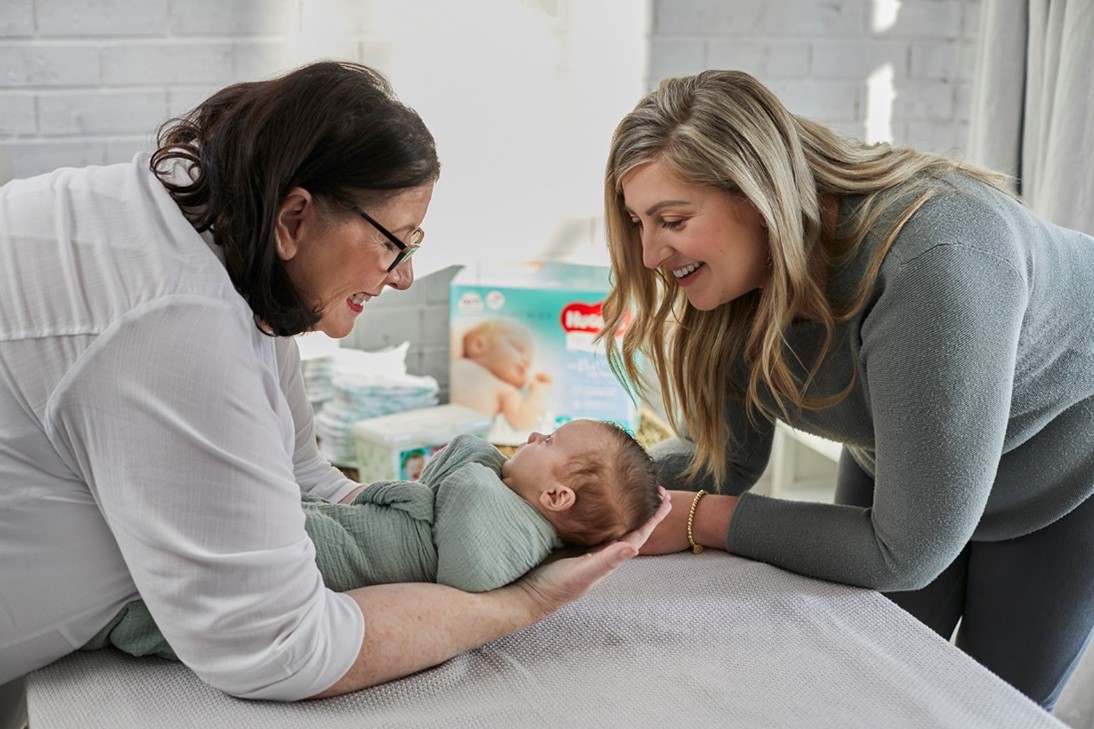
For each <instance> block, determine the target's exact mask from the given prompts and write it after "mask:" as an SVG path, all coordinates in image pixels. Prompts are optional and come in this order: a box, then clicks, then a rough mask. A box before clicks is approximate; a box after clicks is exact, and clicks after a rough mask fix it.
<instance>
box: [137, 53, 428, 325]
mask: <svg viewBox="0 0 1094 729" xmlns="http://www.w3.org/2000/svg"><path fill="white" fill-rule="evenodd" d="M157 145H158V149H157V150H156V152H155V153H154V154H153V155H152V159H151V168H152V171H153V173H155V174H156V176H157V177H159V179H160V181H161V182H162V183H163V185H164V187H166V188H167V191H168V192H169V193H170V194H171V197H172V198H174V200H175V202H176V203H177V204H178V206H179V208H181V209H182V211H183V213H184V214H185V215H186V216H187V217H188V218H189V219H190V221H191V222H192V223H193V224H194V227H195V228H196V229H197V230H198V231H199V232H203V231H206V230H209V231H211V232H212V234H213V238H214V239H215V241H216V243H217V245H219V246H221V247H222V248H223V249H224V255H225V260H226V264H227V269H228V274H229V276H231V279H232V283H233V284H234V285H235V288H236V290H237V291H239V293H240V294H241V295H242V296H243V297H244V298H245V299H246V300H247V302H248V304H250V306H251V310H252V311H253V312H254V316H255V321H256V323H258V324H259V327H260V328H261V329H262V330H263V331H265V332H266V333H269V334H275V335H278V336H287V335H292V334H299V333H300V332H304V331H307V330H309V329H311V328H312V327H313V326H314V325H315V323H316V322H317V321H318V320H319V314H318V312H316V311H315V310H314V309H313V308H312V306H311V304H309V303H308V302H306V301H304V300H303V299H302V298H301V297H300V295H299V293H298V292H297V291H296V289H295V288H294V287H293V285H292V283H291V282H290V280H289V277H288V275H287V274H286V272H285V269H284V268H283V266H282V263H281V260H280V259H279V258H278V255H277V247H276V244H275V240H274V223H275V219H276V215H277V210H278V207H279V206H280V204H281V202H282V200H283V199H284V197H285V195H286V194H287V193H288V191H289V190H290V189H292V188H294V187H302V188H304V189H306V190H308V191H309V192H310V193H312V195H314V196H315V198H316V200H317V203H318V204H319V205H321V206H323V207H325V208H327V211H328V212H330V211H334V210H340V209H346V210H348V207H349V206H350V205H354V204H357V205H362V206H364V205H375V204H377V203H381V202H383V201H384V200H386V199H387V198H389V197H391V196H392V195H394V194H396V193H397V192H398V191H400V190H404V189H407V188H413V187H418V186H421V185H424V184H427V183H429V182H432V181H435V180H436V179H437V176H438V174H439V173H440V163H439V161H438V160H437V152H436V147H435V144H434V141H433V136H432V135H431V134H430V133H429V130H428V129H426V127H425V124H424V123H423V122H422V120H421V118H420V117H419V116H418V114H417V113H416V112H415V111H414V110H413V109H410V108H409V107H407V106H405V105H403V104H402V103H401V102H400V101H398V99H396V98H395V95H394V92H393V91H392V89H391V86H390V84H389V83H388V81H387V80H386V79H385V78H384V77H383V76H382V75H381V74H380V73H378V72H377V71H375V70H373V69H371V68H368V67H367V66H362V65H359V64H355V63H347V62H335V61H320V62H317V63H312V64H309V65H307V66H303V67H301V68H298V69H296V70H295V71H292V72H289V73H287V74H285V75H283V76H279V77H277V78H273V79H271V80H268V81H255V82H247V83H239V84H235V85H233V86H229V87H227V88H225V89H223V90H221V91H219V92H217V93H216V94H214V95H213V96H211V97H210V98H208V99H207V100H205V101H204V102H202V103H201V104H199V105H198V106H197V107H196V108H195V109H193V110H192V111H190V112H189V113H187V114H185V115H184V116H182V117H179V118H176V119H171V120H169V121H168V122H166V123H165V124H164V125H163V126H162V127H161V128H160V130H159V134H158V138H157ZM180 162H181V164H182V167H183V170H185V172H188V174H185V173H184V174H181V175H180V174H179V170H178V169H177V167H176V164H177V163H180ZM339 214H342V213H339ZM345 214H348V213H345Z"/></svg>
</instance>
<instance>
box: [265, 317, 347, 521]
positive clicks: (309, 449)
mask: <svg viewBox="0 0 1094 729" xmlns="http://www.w3.org/2000/svg"><path fill="white" fill-rule="evenodd" d="M275 347H276V349H277V370H278V375H279V378H280V383H281V390H282V392H284V393H285V399H286V400H287V401H288V403H289V408H290V409H291V410H292V419H293V423H294V424H295V426H296V441H295V448H294V450H293V473H294V474H295V477H296V482H297V484H299V486H300V491H301V492H302V493H308V494H312V495H314V496H321V497H323V498H324V499H326V500H327V501H332V502H335V503H337V502H339V501H341V500H342V499H343V498H344V497H345V496H346V494H348V493H349V492H350V491H352V490H353V489H355V488H357V487H358V486H359V485H360V484H358V483H357V482H355V481H352V480H350V479H348V478H346V476H345V474H343V473H342V472H341V471H339V470H338V469H337V468H335V467H334V466H332V465H331V463H330V461H328V460H327V459H326V458H325V457H324V456H323V454H322V453H321V452H320V451H319V446H318V445H317V444H316V442H315V412H314V410H313V409H312V405H311V401H310V400H308V394H307V391H306V390H305V389H304V376H303V373H302V372H301V371H300V348H299V347H298V346H297V344H296V340H295V339H293V338H292V337H278V338H277V339H276V340H275Z"/></svg>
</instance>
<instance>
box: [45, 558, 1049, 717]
mask: <svg viewBox="0 0 1094 729" xmlns="http://www.w3.org/2000/svg"><path fill="white" fill-rule="evenodd" d="M27 698H28V706H29V711H30V726H31V727H33V728H34V729H39V728H41V729H68V728H69V727H72V728H73V729H76V728H78V729H95V728H96V727H104V728H105V727H110V728H111V729H113V728H114V727H146V726H147V727H157V728H168V727H203V728H210V727H230V728H232V729H239V728H240V727H250V726H263V727H270V728H271V729H276V728H280V727H286V728H288V727H302V726H307V727H315V728H324V727H360V726H369V727H445V728H449V727H465V726H466V727H471V726H474V727H493V726H519V727H593V726H596V727H675V726H704V725H707V726H741V727H811V728H812V727H840V728H841V729H844V728H846V727H856V726H862V727H884V728H885V729H894V728H896V727H917V728H918V727H962V728H963V729H964V728H968V727H992V728H993V729H1003V728H1005V727H1063V726H1064V725H1063V724H1062V723H1060V722H1059V721H1057V720H1056V719H1055V718H1054V717H1052V716H1051V715H1050V714H1048V713H1047V712H1045V711H1043V710H1042V709H1040V707H1038V706H1037V705H1036V704H1034V703H1033V702H1032V701H1030V700H1028V699H1026V698H1025V697H1024V696H1022V695H1021V694H1019V693H1018V692H1017V691H1015V690H1014V689H1013V688H1011V687H1010V686H1009V685H1007V684H1006V683H1004V682H1003V681H1002V680H1000V679H999V678H997V677H996V676H994V675H993V674H991V673H990V672H989V671H987V670H986V669H984V668H982V667H981V666H979V665H978V664H976V663H975V662H974V661H973V660H972V659H970V658H969V657H967V656H966V655H965V654H963V653H962V652H961V651H959V650H958V649H957V648H955V647H954V646H952V645H951V644H949V643H948V642H946V641H945V640H943V639H941V638H939V637H938V636H937V635H935V634H934V633H932V632H931V631H930V630H928V629H927V628H926V627H924V626H923V625H921V624H920V623H918V622H917V621H916V620H914V619H913V618H911V617H910V616H909V615H907V614H906V613H904V612H903V611H902V610H901V609H900V608H898V607H896V606H895V605H893V604H892V603H890V602H889V601H888V600H886V599H885V598H884V597H882V596H880V595H878V594H877V593H874V592H871V591H868V590H861V589H856V588H850V587H844V586H841V585H834V584H830V583H825V582H820V581H816V580H811V579H807V578H804V577H799V576H797V575H794V574H791V573H788V572H785V571H783V570H780V569H777V568H774V567H770V566H768V565H764V564H759V563H755V562H750V561H748V560H744V559H740V558H737V557H732V556H729V555H726V554H724V553H721V552H704V553H703V554H701V555H693V554H690V553H686V554H679V555H672V556H667V557H642V558H638V559H635V560H632V561H630V562H628V563H627V564H625V565H624V566H623V567H622V568H620V570H619V571H618V572H617V573H616V574H614V575H612V576H610V577H609V578H608V579H606V580H605V581H604V582H602V583H601V584H600V585H598V586H597V588H596V589H594V590H593V592H592V593H590V594H589V595H587V596H586V597H585V598H583V599H581V600H579V601H578V602H576V603H574V604H572V605H570V606H568V607H567V608H565V609H563V610H561V611H560V612H558V613H557V614H555V615H553V616H552V617H551V618H549V619H548V620H546V621H544V622H542V623H540V624H539V625H536V626H533V627H532V628H529V629H527V630H525V631H523V632H521V633H518V634H517V635H514V636H510V637H508V638H505V639H503V640H499V641H495V642H494V643H491V644H489V645H487V646H485V647H483V648H481V649H479V650H476V651H472V652H470V653H467V654H464V655H462V656H459V657H457V658H455V659H453V660H451V661H448V662H447V663H445V664H443V665H441V666H438V667H436V668H434V669H431V670H428V671H424V672H422V673H419V674H416V675H414V676H410V677H408V678H405V679H402V680H399V681H394V682H391V683H389V684H385V685H383V686H379V687H376V688H373V689H367V690H365V691H360V692H358V693H355V694H351V695H349V696H342V697H338V698H334V699H327V700H324V701H316V702H303V703H298V704H275V703H265V702H247V701H241V700H238V699H234V698H231V697H229V696H226V695H224V694H222V693H220V692H218V691H216V690H214V689H212V688H210V687H209V686H207V685H205V684H203V683H201V681H199V680H198V679H197V678H196V677H195V676H194V674H193V673H191V672H190V671H189V670H188V669H186V668H185V667H184V666H182V665H179V664H172V663H167V662H164V661H160V660H158V659H136V658H131V657H128V656H124V655H121V654H118V653H115V652H113V651H98V652H95V653H76V654H73V655H72V656H69V657H68V658H65V659H63V660H61V661H58V662H57V663H55V664H53V665H51V666H48V667H46V668H44V669H41V670H40V671H37V672H36V673H34V674H31V676H30V677H29V680H28V689H27Z"/></svg>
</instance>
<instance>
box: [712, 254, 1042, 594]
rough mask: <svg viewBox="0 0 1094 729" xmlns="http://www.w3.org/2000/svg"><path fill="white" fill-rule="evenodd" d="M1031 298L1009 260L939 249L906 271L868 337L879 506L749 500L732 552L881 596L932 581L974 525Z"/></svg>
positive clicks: (867, 325) (902, 268)
mask: <svg viewBox="0 0 1094 729" xmlns="http://www.w3.org/2000/svg"><path fill="white" fill-rule="evenodd" d="M1027 301H1028V292H1027V290H1026V286H1025V281H1024V278H1023V276H1022V275H1021V274H1020V273H1019V272H1018V271H1017V270H1016V269H1015V267H1014V266H1012V265H1011V264H1010V263H1009V262H1008V261H1007V260H1004V259H1002V258H1000V257H998V256H997V255H996V254H994V253H992V252H990V251H986V250H982V249H979V248H977V247H976V246H972V245H960V244H938V245H935V246H933V247H931V248H928V249H926V250H925V251H923V252H922V253H920V254H919V255H917V256H915V257H913V258H911V259H909V260H905V261H903V262H901V264H900V265H899V267H898V269H897V270H896V271H895V272H894V273H893V274H891V279H890V280H888V281H887V283H886V286H885V290H884V292H883V293H882V295H881V296H880V297H879V299H878V300H877V302H876V304H875V306H874V308H873V309H872V311H871V312H870V313H869V315H868V316H867V317H866V319H865V320H864V322H863V325H862V328H861V337H862V348H861V355H860V356H861V364H862V368H863V373H864V377H865V381H866V387H867V389H868V397H869V406H870V411H871V414H872V417H873V426H874V439H875V459H876V463H875V492H874V503H873V507H872V508H868V509H861V508H854V507H850V506H837V505H831V504H807V503H797V502H789V501H785V500H777V499H771V498H766V497H762V496H757V495H746V496H744V497H742V498H741V500H740V501H739V502H738V505H737V508H736V511H735V512H734V514H733V518H732V519H731V521H730V525H729V529H728V532H727V539H726V543H727V548H728V549H729V550H730V551H732V552H734V553H736V554H740V555H742V556H745V557H750V558H754V559H759V560H763V561H766V562H770V563H772V564H775V565H778V566H781V567H785V568H787V569H790V570H793V571H795V572H800V573H803V574H807V575H810V576H814V577H820V578H823V579H828V580H834V581H837V582H843V583H847V584H853V585H860V586H863V587H869V588H874V589H879V590H909V589H916V588H919V587H922V586H924V585H925V584H927V583H928V582H930V580H932V579H934V577H936V576H937V575H938V574H939V573H940V572H941V571H942V570H943V569H944V568H945V567H946V566H947V565H948V564H949V563H950V562H952V561H953V559H954V558H955V557H956V556H957V554H958V553H959V552H960V550H961V549H962V548H963V546H964V545H965V543H967V541H968V540H969V538H970V537H971V535H972V533H973V530H974V529H975V528H976V525H977V522H978V520H979V519H980V516H981V514H982V513H983V510H984V505H985V503H986V502H987V499H988V495H989V494H990V492H991V488H992V483H993V481H994V478H995V474H996V470H997V468H998V464H999V459H1000V457H1001V454H1002V448H1003V440H1004V436H1005V433H1006V429H1007V423H1008V419H1009V410H1010V400H1011V392H1012V385H1013V379H1014V371H1015V361H1016V352H1017V348H1018V338H1019V332H1020V328H1021V322H1022V318H1023V315H1024V310H1025V306H1026V302H1027Z"/></svg>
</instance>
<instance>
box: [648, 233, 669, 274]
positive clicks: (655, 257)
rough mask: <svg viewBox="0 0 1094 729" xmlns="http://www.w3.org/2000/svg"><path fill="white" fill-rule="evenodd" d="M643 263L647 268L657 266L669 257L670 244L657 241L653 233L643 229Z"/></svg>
mask: <svg viewBox="0 0 1094 729" xmlns="http://www.w3.org/2000/svg"><path fill="white" fill-rule="evenodd" d="M641 235H642V265H643V266H645V267H646V268H657V267H658V266H660V265H661V261H664V260H665V259H666V258H668V257H669V255H670V251H669V250H668V246H667V245H664V244H663V243H658V242H657V237H656V236H655V235H654V234H653V233H647V232H646V231H645V230H643V231H642V233H641Z"/></svg>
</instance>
